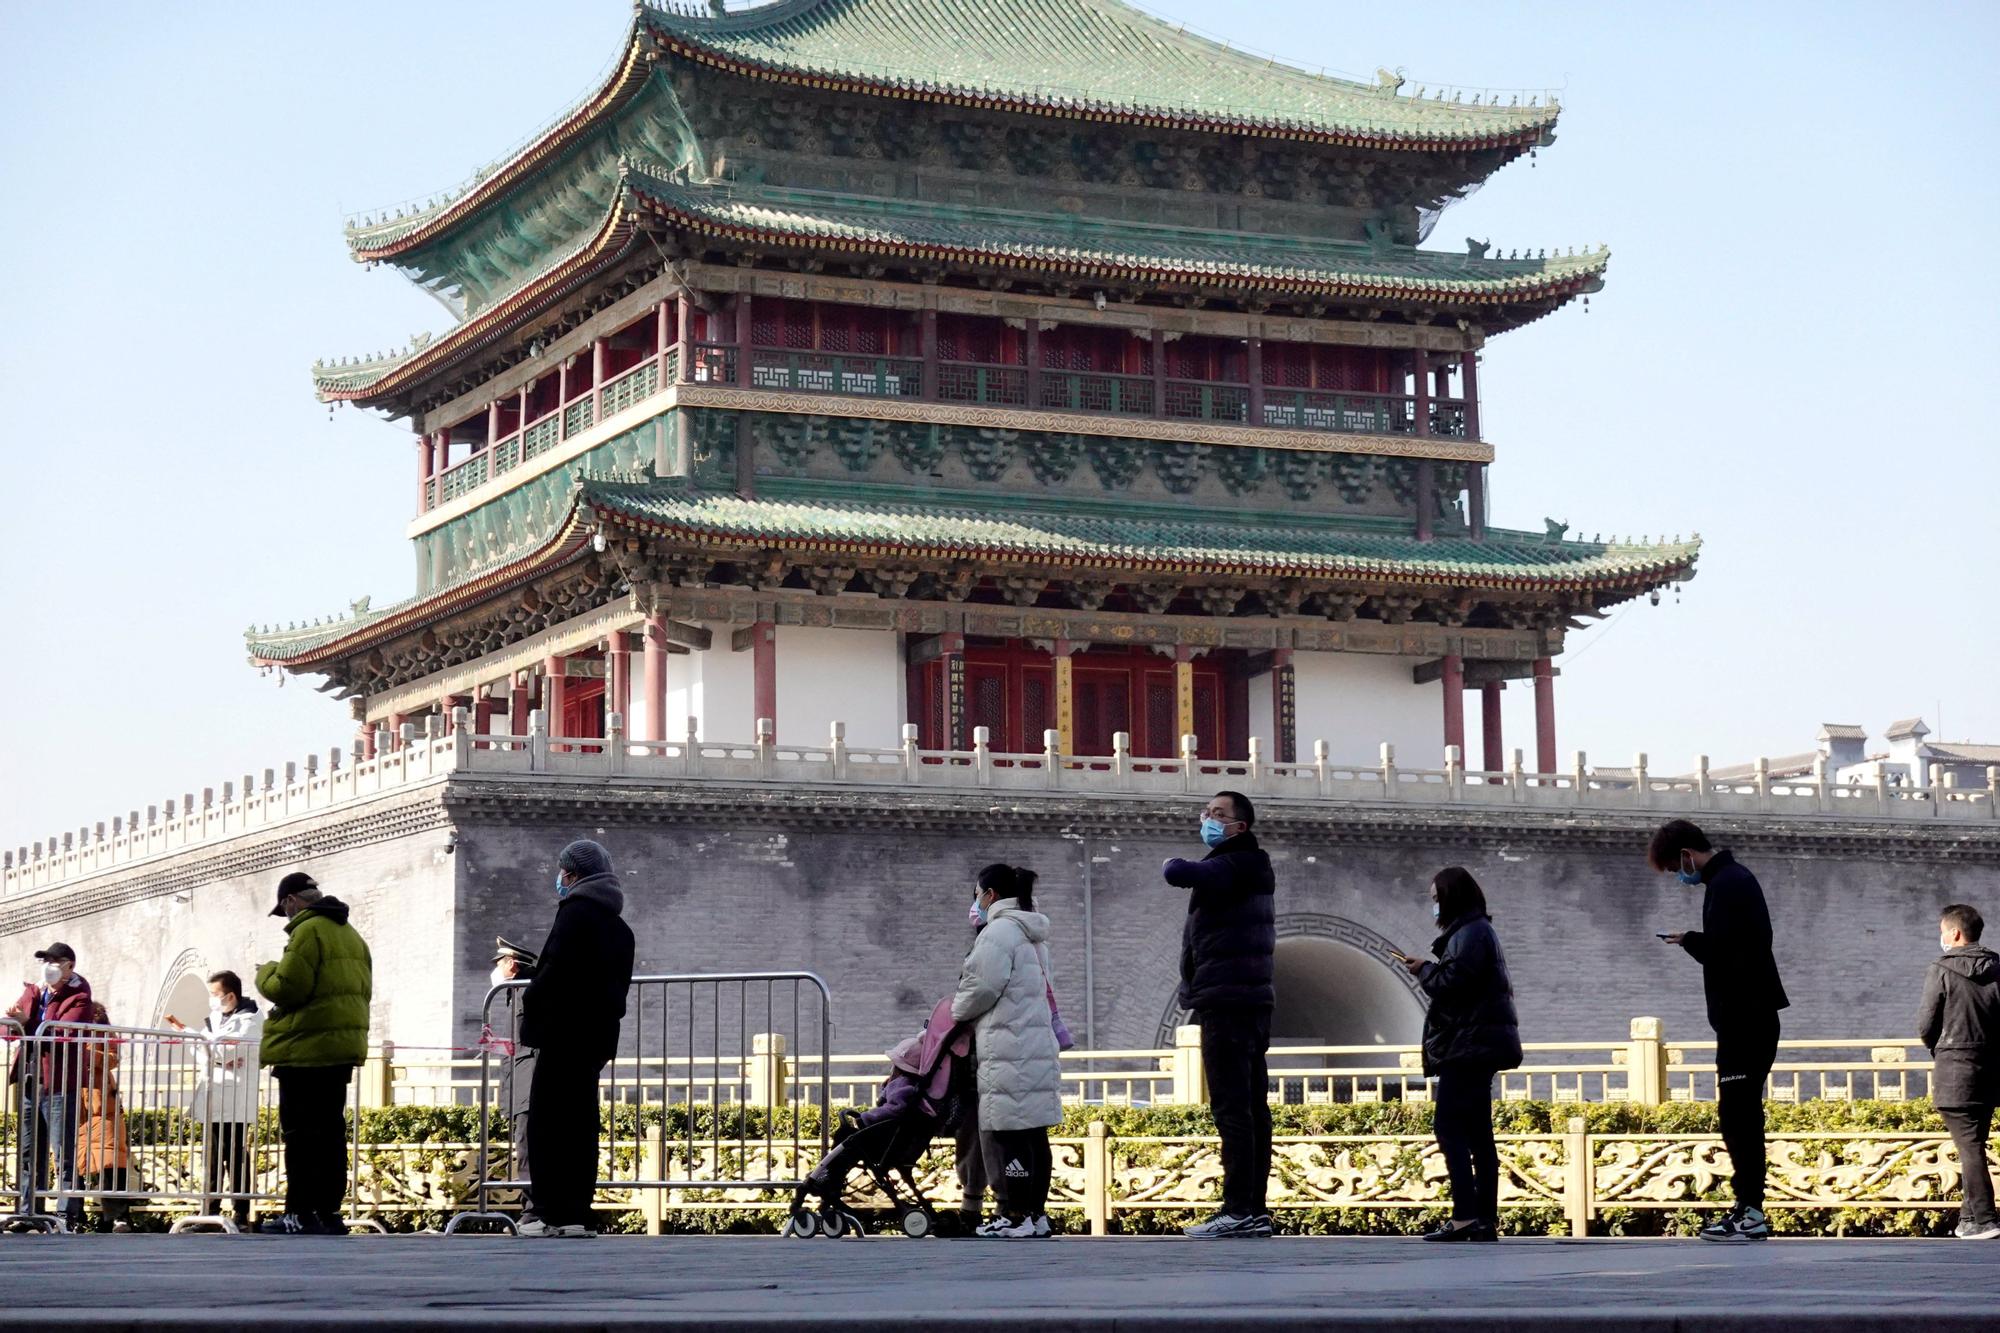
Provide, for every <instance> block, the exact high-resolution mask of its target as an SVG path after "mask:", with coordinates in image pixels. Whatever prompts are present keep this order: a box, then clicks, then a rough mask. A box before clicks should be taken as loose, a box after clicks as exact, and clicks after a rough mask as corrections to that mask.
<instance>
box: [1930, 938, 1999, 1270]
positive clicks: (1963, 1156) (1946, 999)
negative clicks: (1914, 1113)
mask: <svg viewBox="0 0 2000 1333" xmlns="http://www.w3.org/2000/svg"><path fill="white" fill-rule="evenodd" d="M1985 929H1986V922H1985V920H1984V919H1983V918H1982V917H1981V916H1980V915H1979V911H1978V909H1977V908H1973V907H1967V906H1966V905H1965V904H1963V903H1953V904H1952V905H1951V906H1950V907H1947V908H1945V909H1944V911H1943V912H1941V913H1939V915H1938V948H1939V949H1941V950H1943V956H1941V957H1940V958H1939V959H1938V960H1937V961H1936V962H1934V963H1932V964H1931V966H1930V971H1929V972H1928V973H1926V974H1925V976H1924V1002H1923V1007H1922V1008H1921V1009H1920V1010H1919V1011H1918V1013H1917V1036H1918V1037H1919V1038H1921V1039H1922V1041H1923V1043H1924V1045H1926V1046H1928V1047H1929V1048H1930V1051H1931V1056H1932V1058H1933V1061H1934V1063H1933V1064H1932V1067H1931V1102H1932V1104H1933V1105H1935V1106H1936V1107H1937V1109H1938V1114H1939V1115H1941V1116H1943V1117H1944V1123H1945V1128H1947V1129H1949V1130H1950V1131H1951V1141H1952V1143H1954V1144H1955V1145H1957V1147H1958V1171H1959V1178H1960V1179H1961V1181H1962V1182H1963V1184H1964V1195H1965V1202H1964V1204H1963V1205H1962V1206H1961V1207H1960V1208H1959V1210H1958V1231H1957V1233H1956V1234H1957V1235H1958V1237H1959V1239H1961V1240H1994V1239H2000V1218H1996V1217H1995V1216H1994V1212H1993V1176H1992V1174H1991V1173H1990V1172H1989V1170H1988V1169H1987V1165H1986V1137H1987V1134H1988V1132H1989V1131H1990V1130H1991V1128H1992V1125H1993V1105H1994V1103H1995V1102H2000V957H1996V956H1995V955H1994V953H1993V951H1992V950H1991V949H1988V948H1987V947H1986V946H1984V945H1982V944H1981V943H1980V942H1979V937H1980V935H1981V934H1983V933H1984V932H1985Z"/></svg>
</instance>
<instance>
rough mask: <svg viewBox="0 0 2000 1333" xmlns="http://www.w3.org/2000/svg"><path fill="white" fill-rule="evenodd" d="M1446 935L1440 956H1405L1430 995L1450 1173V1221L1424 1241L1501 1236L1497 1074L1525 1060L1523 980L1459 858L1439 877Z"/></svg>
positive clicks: (1431, 1055) (1428, 1027) (1429, 1034)
mask: <svg viewBox="0 0 2000 1333" xmlns="http://www.w3.org/2000/svg"><path fill="white" fill-rule="evenodd" d="M1431 920H1433V921H1435V922H1437V923H1438V929H1439V932H1440V933H1439V935H1438V937H1437V939H1436V940H1435V941H1434V942H1433V943H1432V944H1431V952H1432V953H1433V954H1435V955H1437V960H1436V961H1435V962H1432V961H1430V960H1427V959H1422V958H1411V957H1408V956H1406V955H1398V957H1400V958H1401V959H1402V963H1403V966H1404V967H1406V968H1408V969H1409V972H1410V975H1411V976H1413V977H1415V978H1416V979H1417V984H1418V985H1419V986H1421V987H1423V991H1424V994H1425V995H1428V996H1429V997H1430V1001H1431V1003H1430V1008H1429V1009H1427V1010H1426V1011H1425V1013H1424V1076H1425V1077H1426V1078H1431V1079H1435V1080H1437V1088H1436V1093H1435V1097H1434V1105H1435V1110H1434V1115H1433V1127H1434V1129H1435V1131H1436V1133H1437V1141H1438V1151H1439V1152H1441V1153H1443V1154H1444V1162H1445V1168H1446V1169H1447V1170H1448V1171H1450V1172H1451V1220H1450V1221H1449V1222H1447V1223H1445V1224H1444V1225H1443V1226H1441V1227H1439V1228H1438V1229H1437V1230H1436V1231H1433V1232H1430V1233H1429V1234H1428V1235H1426V1236H1425V1237H1424V1239H1425V1240H1434V1241H1494V1240H1498V1239H1500V1152H1499V1149H1498V1148H1497V1147H1496V1146H1495V1145H1494V1142H1493V1076H1494V1075H1495V1074H1497V1073H1499V1072H1500V1071H1501V1070H1503V1069H1516V1068H1519V1067H1520V1064H1521V1024H1520V1020H1519V1019H1518V1018H1516V1017H1515V1016H1514V983H1513V982H1512V981H1511V980H1509V979H1508V976H1507V958H1506V955H1505V954H1503V953H1501V951H1500V937H1499V936H1498V935H1496V934H1494V933H1493V918H1492V917H1491V916H1490V915H1489V914H1488V913H1487V910H1486V894H1485V892H1484V891H1482V890H1481V889H1480V887H1479V881H1478V880H1476V879H1474V878H1473V877H1472V874H1471V872H1470V871H1468V870H1465V869H1464V868H1463V867H1460V866H1450V867H1448V868H1446V869H1444V870H1440V871H1439V872H1438V873H1437V878H1436V879H1433V880H1432V881H1431Z"/></svg>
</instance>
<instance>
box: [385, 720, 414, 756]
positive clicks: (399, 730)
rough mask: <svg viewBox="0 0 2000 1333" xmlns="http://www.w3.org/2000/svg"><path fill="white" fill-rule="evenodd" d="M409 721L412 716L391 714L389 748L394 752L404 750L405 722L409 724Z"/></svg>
mask: <svg viewBox="0 0 2000 1333" xmlns="http://www.w3.org/2000/svg"><path fill="white" fill-rule="evenodd" d="M409 720H410V715H409V714H408V713H391V714H389V748H390V749H392V750H400V749H402V748H403V724H404V723H405V722H408V721H409Z"/></svg>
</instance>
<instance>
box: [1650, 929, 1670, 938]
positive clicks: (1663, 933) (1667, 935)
mask: <svg viewBox="0 0 2000 1333" xmlns="http://www.w3.org/2000/svg"><path fill="white" fill-rule="evenodd" d="M1653 933H1654V934H1655V935H1658V936H1659V937H1660V938H1661V939H1663V940H1670V939H1672V938H1673V933H1672V932H1671V931H1665V930H1656V931H1654V932H1653Z"/></svg>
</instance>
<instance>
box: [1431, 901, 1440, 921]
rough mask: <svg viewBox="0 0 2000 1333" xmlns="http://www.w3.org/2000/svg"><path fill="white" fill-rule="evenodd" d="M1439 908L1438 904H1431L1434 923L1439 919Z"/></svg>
mask: <svg viewBox="0 0 2000 1333" xmlns="http://www.w3.org/2000/svg"><path fill="white" fill-rule="evenodd" d="M1438 906H1439V905H1438V904H1437V903H1432V904H1431V920H1433V921H1435V920H1437V919H1438Z"/></svg>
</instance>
